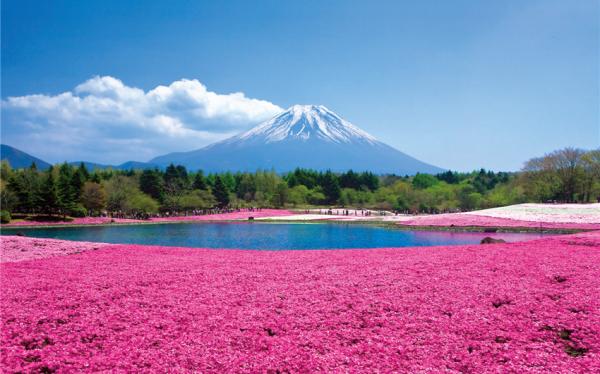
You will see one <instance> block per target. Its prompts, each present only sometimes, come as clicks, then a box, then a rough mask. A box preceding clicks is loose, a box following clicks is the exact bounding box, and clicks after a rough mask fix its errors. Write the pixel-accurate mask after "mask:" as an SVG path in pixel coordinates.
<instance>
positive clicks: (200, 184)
mask: <svg viewBox="0 0 600 374" xmlns="http://www.w3.org/2000/svg"><path fill="white" fill-rule="evenodd" d="M192 188H193V189H195V190H203V191H205V190H208V185H207V184H206V180H205V179H204V173H203V172H202V170H198V172H197V173H196V176H195V177H194V183H192Z"/></svg>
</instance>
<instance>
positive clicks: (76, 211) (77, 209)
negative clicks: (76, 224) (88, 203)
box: [69, 204, 87, 217]
mask: <svg viewBox="0 0 600 374" xmlns="http://www.w3.org/2000/svg"><path fill="white" fill-rule="evenodd" d="M69 215H70V216H72V217H85V216H86V215H87V209H85V208H84V207H83V205H81V204H77V205H75V206H74V207H73V209H71V210H70V211H69Z"/></svg>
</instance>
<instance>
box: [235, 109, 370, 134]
mask: <svg viewBox="0 0 600 374" xmlns="http://www.w3.org/2000/svg"><path fill="white" fill-rule="evenodd" d="M284 140H300V141H309V140H322V141H327V142H333V143H368V144H374V143H376V142H377V139H375V137H373V136H372V135H370V134H368V133H367V132H365V131H363V130H361V129H359V128H358V127H356V126H354V125H353V124H351V123H350V122H348V121H346V120H344V119H343V118H341V117H340V116H338V115H337V114H335V113H334V112H332V111H331V110H329V109H327V108H326V107H324V106H323V105H294V106H292V107H290V108H289V109H287V110H286V111H284V112H283V113H280V114H278V115H276V116H275V117H273V118H271V119H270V120H268V121H266V122H263V123H261V124H259V125H258V126H256V127H254V128H252V129H250V130H248V131H246V132H245V133H242V134H240V135H238V136H235V137H233V138H231V139H229V140H228V141H227V142H228V143H231V142H240V141H241V142H245V141H262V142H264V143H273V142H281V141H284Z"/></svg>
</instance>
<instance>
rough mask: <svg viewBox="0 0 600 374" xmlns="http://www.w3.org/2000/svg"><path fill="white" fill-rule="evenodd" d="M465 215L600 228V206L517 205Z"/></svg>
mask: <svg viewBox="0 0 600 374" xmlns="http://www.w3.org/2000/svg"><path fill="white" fill-rule="evenodd" d="M464 214H467V215H468V214H474V215H478V216H486V217H495V218H509V219H513V220H520V221H534V222H544V223H577V224H596V225H598V226H600V204H517V205H510V206H505V207H499V208H492V209H484V210H479V211H475V212H468V213H464Z"/></svg>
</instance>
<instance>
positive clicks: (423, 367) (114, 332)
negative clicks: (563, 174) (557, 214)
mask: <svg viewBox="0 0 600 374" xmlns="http://www.w3.org/2000/svg"><path fill="white" fill-rule="evenodd" d="M20 240H32V241H33V240H35V239H29V238H24V239H20ZM23 244H24V243H21V245H23ZM71 246H72V247H73V249H80V248H81V246H82V244H81V243H77V242H71ZM2 247H3V248H2V249H3V250H5V249H6V245H3V246H2ZM599 248H600V232H590V233H584V234H577V235H568V236H557V237H549V238H545V239H541V240H537V241H530V242H524V243H514V244H491V245H486V246H456V247H427V248H401V249H377V250H338V251H282V252H262V251H234V250H228V251H219V250H204V249H190V248H164V247H145V246H127V245H111V246H105V247H103V248H101V249H99V250H97V251H93V252H91V251H87V252H82V253H81V254H77V255H70V256H61V257H52V258H47V259H42V260H35V261H22V262H15V263H4V264H0V271H1V274H2V288H3V289H2V300H3V302H2V304H1V305H0V311H1V315H2V335H1V341H0V356H1V357H2V358H1V360H2V361H1V367H0V371H3V372H14V371H26V372H29V371H46V372H48V371H51V370H63V371H138V372H139V371H146V372H148V371H170V372H173V371H175V372H177V371H192V370H195V371H200V372H265V371H268V370H271V371H272V372H276V371H277V370H279V371H280V372H285V371H286V370H289V371H291V372H312V371H324V372H331V371H335V372H390V371H402V372H407V371H410V372H563V373H566V372H574V373H585V372H599V371H600V334H598V326H600V277H599V274H600V250H599Z"/></svg>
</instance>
